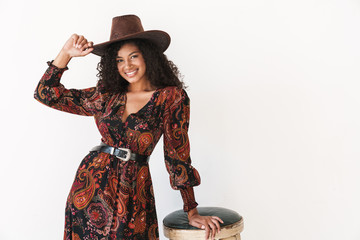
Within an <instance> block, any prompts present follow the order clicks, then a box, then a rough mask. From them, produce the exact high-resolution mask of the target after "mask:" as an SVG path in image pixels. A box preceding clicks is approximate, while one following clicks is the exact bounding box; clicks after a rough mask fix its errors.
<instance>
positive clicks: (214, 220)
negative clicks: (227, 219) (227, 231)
mask: <svg viewBox="0 0 360 240" xmlns="http://www.w3.org/2000/svg"><path fill="white" fill-rule="evenodd" d="M211 221H212V222H213V223H214V224H215V225H216V230H217V231H216V232H217V233H219V232H220V229H221V227H220V224H219V222H218V220H217V219H214V218H211Z"/></svg>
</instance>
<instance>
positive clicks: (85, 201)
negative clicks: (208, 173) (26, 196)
mask: <svg viewBox="0 0 360 240" xmlns="http://www.w3.org/2000/svg"><path fill="white" fill-rule="evenodd" d="M67 69H68V68H67V67H66V68H58V67H56V66H54V65H52V61H51V62H48V68H47V70H46V72H45V73H44V75H43V77H42V78H41V80H40V82H39V84H38V86H37V88H36V90H35V95H34V96H35V98H36V99H37V100H38V101H40V102H41V103H43V104H45V105H47V106H49V107H52V108H55V109H58V110H61V111H64V112H69V113H73V114H78V115H84V116H93V117H94V118H95V122H96V124H97V127H98V129H99V131H100V133H101V136H102V139H101V141H102V142H104V143H106V144H108V145H110V146H113V147H122V148H129V149H130V150H131V151H132V152H134V153H138V154H142V155H150V154H151V152H152V151H153V149H154V147H155V145H156V143H157V142H158V140H159V138H160V137H161V136H162V135H163V139H164V158H165V165H166V169H167V171H168V173H169V177H170V185H171V187H172V188H173V189H176V190H180V193H181V196H182V198H183V201H184V211H189V210H190V209H192V208H194V207H196V206H197V203H196V201H195V198H194V192H193V186H196V185H199V184H200V177H199V174H198V172H197V170H196V169H195V168H193V167H192V165H191V160H190V155H189V153H190V148H189V146H190V145H189V139H188V134H187V130H188V126H189V110H190V109H189V98H188V96H187V94H186V91H185V90H183V89H179V88H177V87H165V88H161V89H157V90H156V91H155V92H154V93H153V95H152V97H151V99H150V100H149V101H148V102H147V103H146V105H145V106H144V107H143V108H141V109H140V110H139V111H138V112H137V113H134V114H130V115H129V116H128V117H127V119H126V120H125V122H122V120H121V119H122V115H123V113H124V109H125V105H126V94H125V93H117V94H114V93H108V92H105V90H104V87H103V85H102V83H101V81H99V82H98V84H97V85H96V87H92V88H87V89H82V90H77V89H66V88H65V87H64V86H63V85H62V84H61V83H60V79H61V76H62V74H63V72H64V71H65V70H67ZM158 238H159V232H158V221H157V217H156V209H155V201H154V193H153V188H152V181H151V176H150V172H149V166H148V163H145V162H136V161H132V160H130V161H127V162H125V161H122V160H120V159H118V158H116V157H115V156H113V155H110V154H108V153H103V152H90V153H89V154H87V155H86V156H85V158H84V159H83V160H82V161H81V163H80V166H79V168H78V170H77V173H76V176H75V180H74V183H73V185H72V187H71V190H70V193H69V196H68V199H67V203H66V210H65V230H64V240H69V239H81V240H87V239H89V240H90V239H91V240H97V239H98V240H104V239H158Z"/></svg>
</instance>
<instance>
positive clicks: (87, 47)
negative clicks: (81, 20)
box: [80, 43, 92, 51]
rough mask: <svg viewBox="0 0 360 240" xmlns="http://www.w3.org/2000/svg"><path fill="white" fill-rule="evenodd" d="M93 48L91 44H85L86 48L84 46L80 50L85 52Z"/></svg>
mask: <svg viewBox="0 0 360 240" xmlns="http://www.w3.org/2000/svg"><path fill="white" fill-rule="evenodd" d="M91 47H92V45H91V44H89V43H85V44H84V46H82V48H80V50H81V51H85V50H87V49H89V48H91Z"/></svg>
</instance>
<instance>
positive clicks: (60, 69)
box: [47, 60, 69, 71]
mask: <svg viewBox="0 0 360 240" xmlns="http://www.w3.org/2000/svg"><path fill="white" fill-rule="evenodd" d="M53 62H54V60H51V61H48V62H47V65H48V66H49V67H53V68H55V69H56V70H59V71H66V70H68V69H69V68H68V67H67V66H66V67H64V68H59V67H57V66H55V65H54V64H53Z"/></svg>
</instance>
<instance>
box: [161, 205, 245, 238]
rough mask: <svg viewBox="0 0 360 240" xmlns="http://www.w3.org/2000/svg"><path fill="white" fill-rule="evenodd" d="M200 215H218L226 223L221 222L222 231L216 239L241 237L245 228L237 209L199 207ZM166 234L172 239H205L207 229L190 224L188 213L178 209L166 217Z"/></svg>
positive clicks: (164, 222)
mask: <svg viewBox="0 0 360 240" xmlns="http://www.w3.org/2000/svg"><path fill="white" fill-rule="evenodd" d="M197 209H198V212H199V214H200V215H206V216H218V217H219V218H221V219H222V220H223V221H224V223H220V227H221V231H220V233H218V234H216V236H215V239H223V240H224V239H226V240H230V239H234V240H235V239H240V233H241V232H242V230H243V229H244V222H243V218H242V217H241V216H240V215H239V214H238V213H237V212H235V211H233V210H230V209H226V208H221V207H198V208H197ZM163 224H164V235H165V237H167V238H169V239H170V240H185V239H186V240H191V239H202V240H204V239H205V230H202V229H198V228H196V227H193V226H191V225H189V221H188V218H187V213H186V212H184V211H183V210H178V211H175V212H172V213H170V214H169V215H167V216H166V217H165V218H164V221H163Z"/></svg>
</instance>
